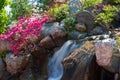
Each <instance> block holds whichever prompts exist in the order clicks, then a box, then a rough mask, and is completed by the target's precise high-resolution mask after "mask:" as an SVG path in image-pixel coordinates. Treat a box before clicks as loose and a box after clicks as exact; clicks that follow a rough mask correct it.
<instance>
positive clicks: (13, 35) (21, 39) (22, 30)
mask: <svg viewBox="0 0 120 80" xmlns="http://www.w3.org/2000/svg"><path fill="white" fill-rule="evenodd" d="M47 20H48V17H46V16H44V17H42V18H41V19H40V18H25V17H23V18H22V17H19V18H18V23H17V25H15V26H13V27H12V28H10V29H8V30H7V31H6V32H5V33H4V34H1V35H0V40H7V41H9V42H10V49H11V50H12V51H13V53H14V55H16V54H17V53H18V52H19V50H20V49H21V48H22V46H23V45H24V43H25V42H26V41H27V40H28V39H30V38H32V37H31V36H39V35H40V33H39V32H40V30H41V29H42V27H43V25H44V23H45V22H46V21H47Z"/></svg>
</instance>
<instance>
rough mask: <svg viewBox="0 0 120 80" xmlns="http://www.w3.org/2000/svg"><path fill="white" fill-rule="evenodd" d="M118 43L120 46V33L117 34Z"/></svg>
mask: <svg viewBox="0 0 120 80" xmlns="http://www.w3.org/2000/svg"><path fill="white" fill-rule="evenodd" d="M116 43H117V45H118V46H120V35H118V36H116Z"/></svg>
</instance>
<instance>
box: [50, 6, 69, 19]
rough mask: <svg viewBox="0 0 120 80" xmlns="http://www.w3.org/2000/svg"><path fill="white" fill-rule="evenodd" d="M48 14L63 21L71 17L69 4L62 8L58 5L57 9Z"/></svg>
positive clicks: (52, 9)
mask: <svg viewBox="0 0 120 80" xmlns="http://www.w3.org/2000/svg"><path fill="white" fill-rule="evenodd" d="M48 12H49V13H50V15H52V16H53V17H55V18H56V19H58V20H62V19H64V18H66V17H67V16H68V15H69V12H68V5H67V4H62V5H61V6H59V5H57V4H56V5H55V7H54V8H51V9H50V10H49V11H48Z"/></svg>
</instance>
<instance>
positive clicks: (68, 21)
mask: <svg viewBox="0 0 120 80" xmlns="http://www.w3.org/2000/svg"><path fill="white" fill-rule="evenodd" d="M63 21H64V26H65V29H66V30H67V32H68V34H69V33H70V32H72V31H74V30H75V18H74V17H67V18H65V19H64V20H63Z"/></svg>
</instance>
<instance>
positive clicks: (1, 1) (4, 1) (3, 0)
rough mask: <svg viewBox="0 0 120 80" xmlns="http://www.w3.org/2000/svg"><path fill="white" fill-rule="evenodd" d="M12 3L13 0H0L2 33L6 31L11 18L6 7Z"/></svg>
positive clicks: (0, 27) (0, 30)
mask: <svg viewBox="0 0 120 80" xmlns="http://www.w3.org/2000/svg"><path fill="white" fill-rule="evenodd" d="M10 3H11V0H0V33H4V32H5V30H6V24H7V22H8V21H9V16H8V15H7V12H6V10H5V6H7V5H8V4H10Z"/></svg>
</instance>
